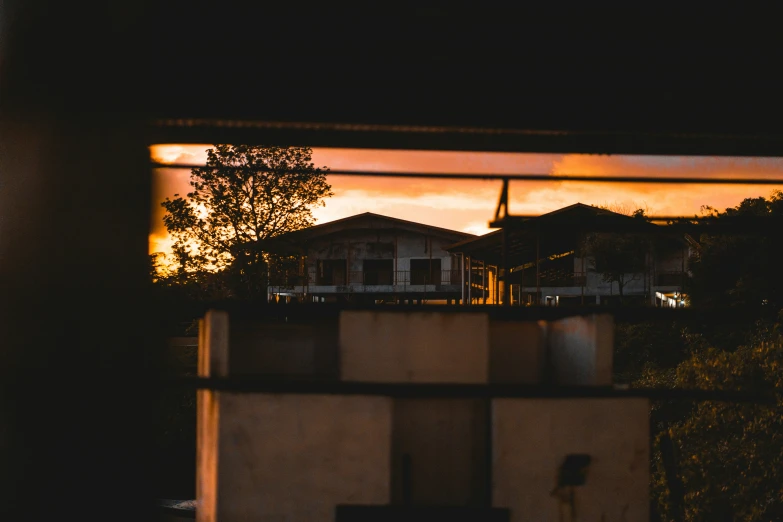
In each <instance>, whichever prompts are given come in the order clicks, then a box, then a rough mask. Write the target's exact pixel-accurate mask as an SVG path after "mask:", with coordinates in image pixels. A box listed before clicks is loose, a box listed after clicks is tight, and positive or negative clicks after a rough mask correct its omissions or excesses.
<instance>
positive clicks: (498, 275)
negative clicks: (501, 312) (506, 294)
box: [495, 265, 500, 306]
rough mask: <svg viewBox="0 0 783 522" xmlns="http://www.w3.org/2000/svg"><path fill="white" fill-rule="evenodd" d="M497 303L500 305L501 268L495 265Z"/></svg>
mask: <svg viewBox="0 0 783 522" xmlns="http://www.w3.org/2000/svg"><path fill="white" fill-rule="evenodd" d="M495 304H496V305H498V306H500V268H498V266H497V265H495Z"/></svg>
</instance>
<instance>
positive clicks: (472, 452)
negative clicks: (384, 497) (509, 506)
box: [392, 399, 489, 506]
mask: <svg viewBox="0 0 783 522" xmlns="http://www.w3.org/2000/svg"><path fill="white" fill-rule="evenodd" d="M488 406H489V402H488V401H486V400H480V399H395V401H394V429H393V438H392V502H394V503H396V504H402V503H405V502H410V503H412V504H415V505H429V506H481V505H482V504H484V502H485V501H486V499H488V496H489V488H488V481H487V473H488V470H489V451H488V450H489V441H488V437H489V430H488V424H487V423H488V422H489V407H488ZM406 458H407V459H408V463H409V464H408V467H407V468H408V470H409V478H408V479H407V480H408V483H409V488H410V489H409V492H408V494H406V491H405V483H406V478H405V471H406V464H405V459H406ZM484 505H486V504H484Z"/></svg>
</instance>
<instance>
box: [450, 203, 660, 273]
mask: <svg viewBox="0 0 783 522" xmlns="http://www.w3.org/2000/svg"><path fill="white" fill-rule="evenodd" d="M660 229H661V227H658V226H657V225H654V224H652V223H649V222H647V221H643V220H640V219H637V218H633V217H631V216H626V215H624V214H618V213H617V212H612V211H611V210H606V209H602V208H598V207H593V206H590V205H585V204H584V203H575V204H573V205H569V206H567V207H563V208H560V209H557V210H554V211H552V212H547V213H546V214H541V215H540V216H535V217H530V218H528V219H525V220H523V221H521V222H516V223H515V224H514V226H513V227H512V228H510V229H509V245H508V246H509V252H508V254H509V258H510V259H509V260H510V262H511V263H512V264H513V263H515V262H517V261H519V259H518V258H521V257H524V256H528V255H534V253H535V248H536V246H535V243H536V242H535V237H536V235H537V233H541V232H543V233H544V236H542V237H545V239H546V241H547V242H549V243H550V244H552V243H557V242H560V243H563V245H564V246H565V245H567V244H569V243H573V241H574V239H575V238H576V237H577V236H578V235H579V234H580V233H584V232H594V231H603V232H639V233H641V232H656V231H658V230H660ZM502 233H503V231H502V230H498V231H495V232H491V233H489V234H486V235H484V236H480V237H477V238H471V239H465V240H462V241H460V242H457V243H454V244H452V245H450V246H448V247H446V250H448V251H449V252H455V253H456V252H462V253H465V254H467V255H471V256H475V257H476V258H477V259H480V260H481V259H483V260H485V261H487V262H500V260H501V256H502V243H503V236H502ZM553 248H555V249H557V248H556V247H554V246H553ZM542 254H543V252H542Z"/></svg>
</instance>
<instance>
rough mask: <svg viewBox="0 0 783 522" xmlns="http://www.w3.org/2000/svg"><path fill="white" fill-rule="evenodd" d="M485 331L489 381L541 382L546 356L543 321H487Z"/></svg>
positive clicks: (508, 382) (506, 382) (511, 382)
mask: <svg viewBox="0 0 783 522" xmlns="http://www.w3.org/2000/svg"><path fill="white" fill-rule="evenodd" d="M489 332H490V343H489V346H490V357H489V382H493V383H502V384H539V383H541V381H542V379H543V375H544V366H545V356H546V326H545V325H544V324H543V322H536V321H526V322H520V321H491V322H490V330H489Z"/></svg>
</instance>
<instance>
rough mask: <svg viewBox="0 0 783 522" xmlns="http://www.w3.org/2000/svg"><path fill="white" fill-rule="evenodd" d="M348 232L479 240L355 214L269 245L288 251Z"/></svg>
mask: <svg viewBox="0 0 783 522" xmlns="http://www.w3.org/2000/svg"><path fill="white" fill-rule="evenodd" d="M349 230H403V231H408V232H417V233H421V234H427V235H431V236H436V237H441V238H444V239H447V240H450V241H464V240H469V239H473V238H475V237H477V236H475V235H474V234H468V233H467V232H459V231H457V230H451V229H448V228H441V227H435V226H432V225H425V224H424V223H417V222H415V221H407V220H405V219H399V218H393V217H389V216H383V215H380V214H374V213H372V212H364V213H362V214H356V215H354V216H349V217H346V218H342V219H336V220H334V221H329V222H327V223H321V224H319V225H314V226H312V227H308V228H303V229H302V230H296V231H294V232H288V233H286V234H282V235H280V236H277V237H275V238H274V239H271V240H270V241H269V243H270V244H274V246H277V247H279V248H282V249H286V247H294V246H296V245H302V244H304V243H306V242H307V241H309V240H311V239H314V238H322V237H325V236H329V235H332V234H339V233H342V232H346V231H349ZM279 248H278V249H279Z"/></svg>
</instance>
